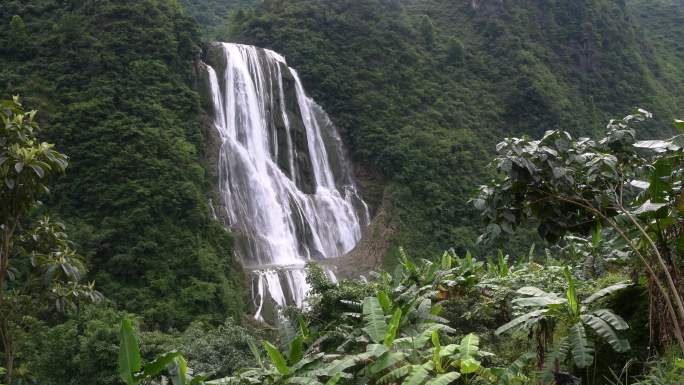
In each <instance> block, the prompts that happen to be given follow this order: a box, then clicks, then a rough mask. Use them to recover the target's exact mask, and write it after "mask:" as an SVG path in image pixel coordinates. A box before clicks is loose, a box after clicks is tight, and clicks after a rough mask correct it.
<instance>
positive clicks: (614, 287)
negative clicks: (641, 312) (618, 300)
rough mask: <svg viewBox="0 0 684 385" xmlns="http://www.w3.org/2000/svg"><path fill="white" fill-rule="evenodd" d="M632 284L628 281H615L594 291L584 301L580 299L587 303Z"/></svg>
mask: <svg viewBox="0 0 684 385" xmlns="http://www.w3.org/2000/svg"><path fill="white" fill-rule="evenodd" d="M630 286H632V284H631V283H629V282H621V283H616V284H615V285H610V286H608V287H604V288H603V289H601V290H598V291H596V292H595V293H594V294H592V295H590V296H589V297H588V298H586V299H585V300H584V301H582V303H583V304H589V303H592V302H594V301H596V300H597V299H600V298H603V297H605V296H608V295H611V294H613V293H615V292H617V291H619V290H622V289H624V288H627V287H630Z"/></svg>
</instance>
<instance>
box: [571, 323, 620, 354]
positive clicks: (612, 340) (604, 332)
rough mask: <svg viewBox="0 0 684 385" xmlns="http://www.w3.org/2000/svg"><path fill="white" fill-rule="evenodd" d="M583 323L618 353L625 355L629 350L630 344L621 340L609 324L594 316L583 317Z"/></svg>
mask: <svg viewBox="0 0 684 385" xmlns="http://www.w3.org/2000/svg"><path fill="white" fill-rule="evenodd" d="M582 321H583V322H584V323H585V324H587V325H589V327H591V328H592V329H593V330H594V332H595V333H596V334H597V335H598V336H600V337H601V338H602V339H603V340H604V341H606V342H607V343H608V344H609V345H610V347H612V348H613V350H615V351H616V352H618V353H624V352H626V351H628V350H629V342H628V341H627V340H626V339H624V338H621V337H620V336H619V335H618V334H617V332H616V331H615V329H613V328H612V327H611V326H610V324H608V322H606V321H604V320H603V319H601V318H599V317H597V316H595V315H593V314H584V315H582Z"/></svg>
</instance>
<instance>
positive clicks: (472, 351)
mask: <svg viewBox="0 0 684 385" xmlns="http://www.w3.org/2000/svg"><path fill="white" fill-rule="evenodd" d="M479 344H480V338H479V337H478V336H477V335H475V334H472V333H471V334H468V335H467V336H465V337H463V339H461V344H460V346H459V349H458V353H459V359H460V364H459V366H460V368H459V369H460V371H461V373H462V374H469V373H474V372H476V371H477V370H478V369H480V361H478V360H477V359H476V355H477V352H478V350H480V347H479Z"/></svg>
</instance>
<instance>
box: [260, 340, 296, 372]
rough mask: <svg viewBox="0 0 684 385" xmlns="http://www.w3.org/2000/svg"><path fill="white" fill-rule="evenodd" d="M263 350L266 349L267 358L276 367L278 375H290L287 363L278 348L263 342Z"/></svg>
mask: <svg viewBox="0 0 684 385" xmlns="http://www.w3.org/2000/svg"><path fill="white" fill-rule="evenodd" d="M264 348H265V349H266V353H268V356H269V357H270V358H271V362H272V363H273V365H274V366H275V367H276V370H278V373H280V374H282V375H287V374H290V368H289V367H288V366H287V362H286V361H285V358H284V357H283V355H282V354H281V353H280V351H279V350H278V348H276V347H275V346H273V345H272V344H271V343H270V342H268V341H264Z"/></svg>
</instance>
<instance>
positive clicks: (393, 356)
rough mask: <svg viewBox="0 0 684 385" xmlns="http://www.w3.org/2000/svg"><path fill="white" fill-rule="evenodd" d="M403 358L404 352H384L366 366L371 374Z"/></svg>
mask: <svg viewBox="0 0 684 385" xmlns="http://www.w3.org/2000/svg"><path fill="white" fill-rule="evenodd" d="M404 358H406V354H405V353H403V352H386V353H385V354H383V355H382V356H380V358H379V359H378V360H377V361H375V362H373V363H372V364H371V365H370V366H369V367H368V371H369V372H370V373H371V374H376V373H380V372H382V371H383V370H385V369H387V368H390V367H392V366H394V365H396V364H397V363H399V362H401V361H402V360H403V359H404Z"/></svg>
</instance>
